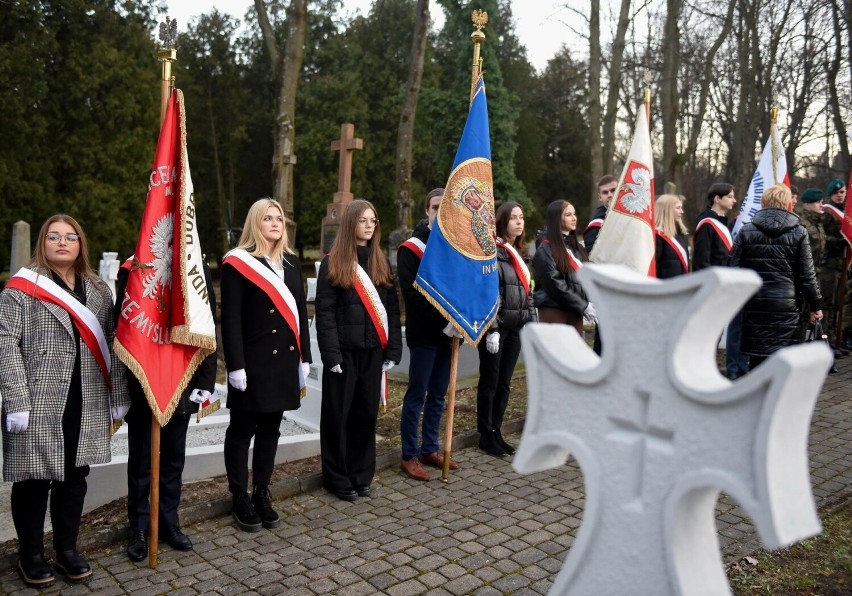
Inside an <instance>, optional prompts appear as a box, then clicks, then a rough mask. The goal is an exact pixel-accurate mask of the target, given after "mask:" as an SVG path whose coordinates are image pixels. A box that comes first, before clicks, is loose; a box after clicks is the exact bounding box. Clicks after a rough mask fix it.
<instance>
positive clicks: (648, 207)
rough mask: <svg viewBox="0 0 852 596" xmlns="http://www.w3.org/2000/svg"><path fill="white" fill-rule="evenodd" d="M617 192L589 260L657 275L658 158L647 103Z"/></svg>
mask: <svg viewBox="0 0 852 596" xmlns="http://www.w3.org/2000/svg"><path fill="white" fill-rule="evenodd" d="M615 192H616V194H615V197H614V198H613V199H612V201H611V202H610V205H609V212H608V213H607V215H606V219H605V220H604V222H603V225H602V226H601V231H600V233H599V234H598V239H597V241H596V242H595V246H594V248H593V249H592V254H591V255H590V256H589V260H591V261H592V262H594V263H615V264H620V265H626V266H627V267H630V268H631V269H633V270H634V271H636V272H638V273H641V274H642V275H648V276H650V277H656V275H657V268H656V261H655V258H654V257H655V253H656V249H657V239H656V224H655V223H654V157H653V154H652V152H651V135H650V134H649V132H648V117H647V114H646V112H645V106H644V105H643V106H640V107H639V109H638V110H637V115H636V130H635V131H634V133H633V144H632V145H631V146H630V153H629V154H628V155H627V162H626V163H625V164H624V170H623V171H622V173H621V179H620V180H619V182H618V189H617V190H616V191H615Z"/></svg>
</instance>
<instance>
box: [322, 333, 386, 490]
mask: <svg viewBox="0 0 852 596" xmlns="http://www.w3.org/2000/svg"><path fill="white" fill-rule="evenodd" d="M382 358H383V350H382V349H381V348H375V349H371V350H351V351H348V350H347V351H344V352H343V363H342V364H341V365H340V366H341V368H343V372H342V373H333V372H331V371H330V370H329V367H327V366H325V367H323V373H322V407H321V410H320V450H321V451H322V479H323V484H324V485H325V487H326V488H327V489H328V490H331V491H334V490H344V489H347V488H351V487H353V486H368V485H369V484H370V483H372V482H373V476H375V474H376V420H377V419H378V416H379V401H380V392H381V379H382Z"/></svg>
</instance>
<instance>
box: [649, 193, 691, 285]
mask: <svg viewBox="0 0 852 596" xmlns="http://www.w3.org/2000/svg"><path fill="white" fill-rule="evenodd" d="M654 215H655V217H656V223H657V253H656V259H657V277H658V278H659V279H668V278H670V277H676V276H678V275H683V274H684V273H689V237H688V234H689V230H687V229H686V226H685V225H684V223H683V199H682V198H681V197H679V196H678V195H660V196H659V197H657V200H656V202H655V203H654Z"/></svg>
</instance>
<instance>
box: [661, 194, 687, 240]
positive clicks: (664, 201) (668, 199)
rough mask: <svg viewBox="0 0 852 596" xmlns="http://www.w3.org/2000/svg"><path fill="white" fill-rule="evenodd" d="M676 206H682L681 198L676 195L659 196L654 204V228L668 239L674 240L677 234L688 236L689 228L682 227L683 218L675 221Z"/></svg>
mask: <svg viewBox="0 0 852 596" xmlns="http://www.w3.org/2000/svg"><path fill="white" fill-rule="evenodd" d="M676 205H683V198H682V197H680V196H678V195H660V196H659V197H657V200H656V202H655V203H654V210H655V211H656V226H657V227H658V228H659V229H661V230H662V231H663V233H664V234H665V235H666V236H668V237H670V238H674V237H675V236H676V235H677V234H683V235H684V236H685V235H687V234H689V228H687V227H686V226H685V225H684V223H683V218H681V221H678V220H677V216H676V215H675V206H676Z"/></svg>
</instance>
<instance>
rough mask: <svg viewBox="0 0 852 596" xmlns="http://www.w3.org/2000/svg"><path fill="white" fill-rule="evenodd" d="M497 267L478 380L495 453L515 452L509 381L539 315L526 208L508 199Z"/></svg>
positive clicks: (482, 422) (482, 415)
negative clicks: (508, 426) (506, 428)
mask: <svg viewBox="0 0 852 596" xmlns="http://www.w3.org/2000/svg"><path fill="white" fill-rule="evenodd" d="M496 219H497V267H498V269H497V272H498V274H499V276H500V308H499V310H498V311H497V318H496V319H495V321H494V323H493V324H492V325H491V328H490V329H489V330H488V333H487V335H486V336H485V341H481V342H479V346H478V349H479V385H478V386H477V389H476V426H477V430H478V431H479V448H480V449H482V450H483V451H485V452H486V453H490V454H491V455H496V456H503V455H512V454H513V453H515V448H514V447H513V446H512V445H510V444H509V443H507V442H506V441H505V439H503V433H502V432H501V429H500V427H501V426H502V425H503V415H504V414H505V413H506V406H507V405H508V403H509V386H510V384H511V382H512V375H513V374H514V372H515V365H516V364H517V363H518V356H519V355H520V353H521V329H522V328H523V326H524V325H526V324H527V323H529V322H530V321H535V320H536V314H535V308H533V305H532V296H531V295H530V272H529V269H528V268H527V265H526V262H525V261H527V260H528V259H529V257H528V255H527V245H526V242H524V211H523V209H521V206H520V205H519V204H518V203H515V202H512V201H507V202H505V203H503V204H502V205H500V208H499V209H497V215H496Z"/></svg>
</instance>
